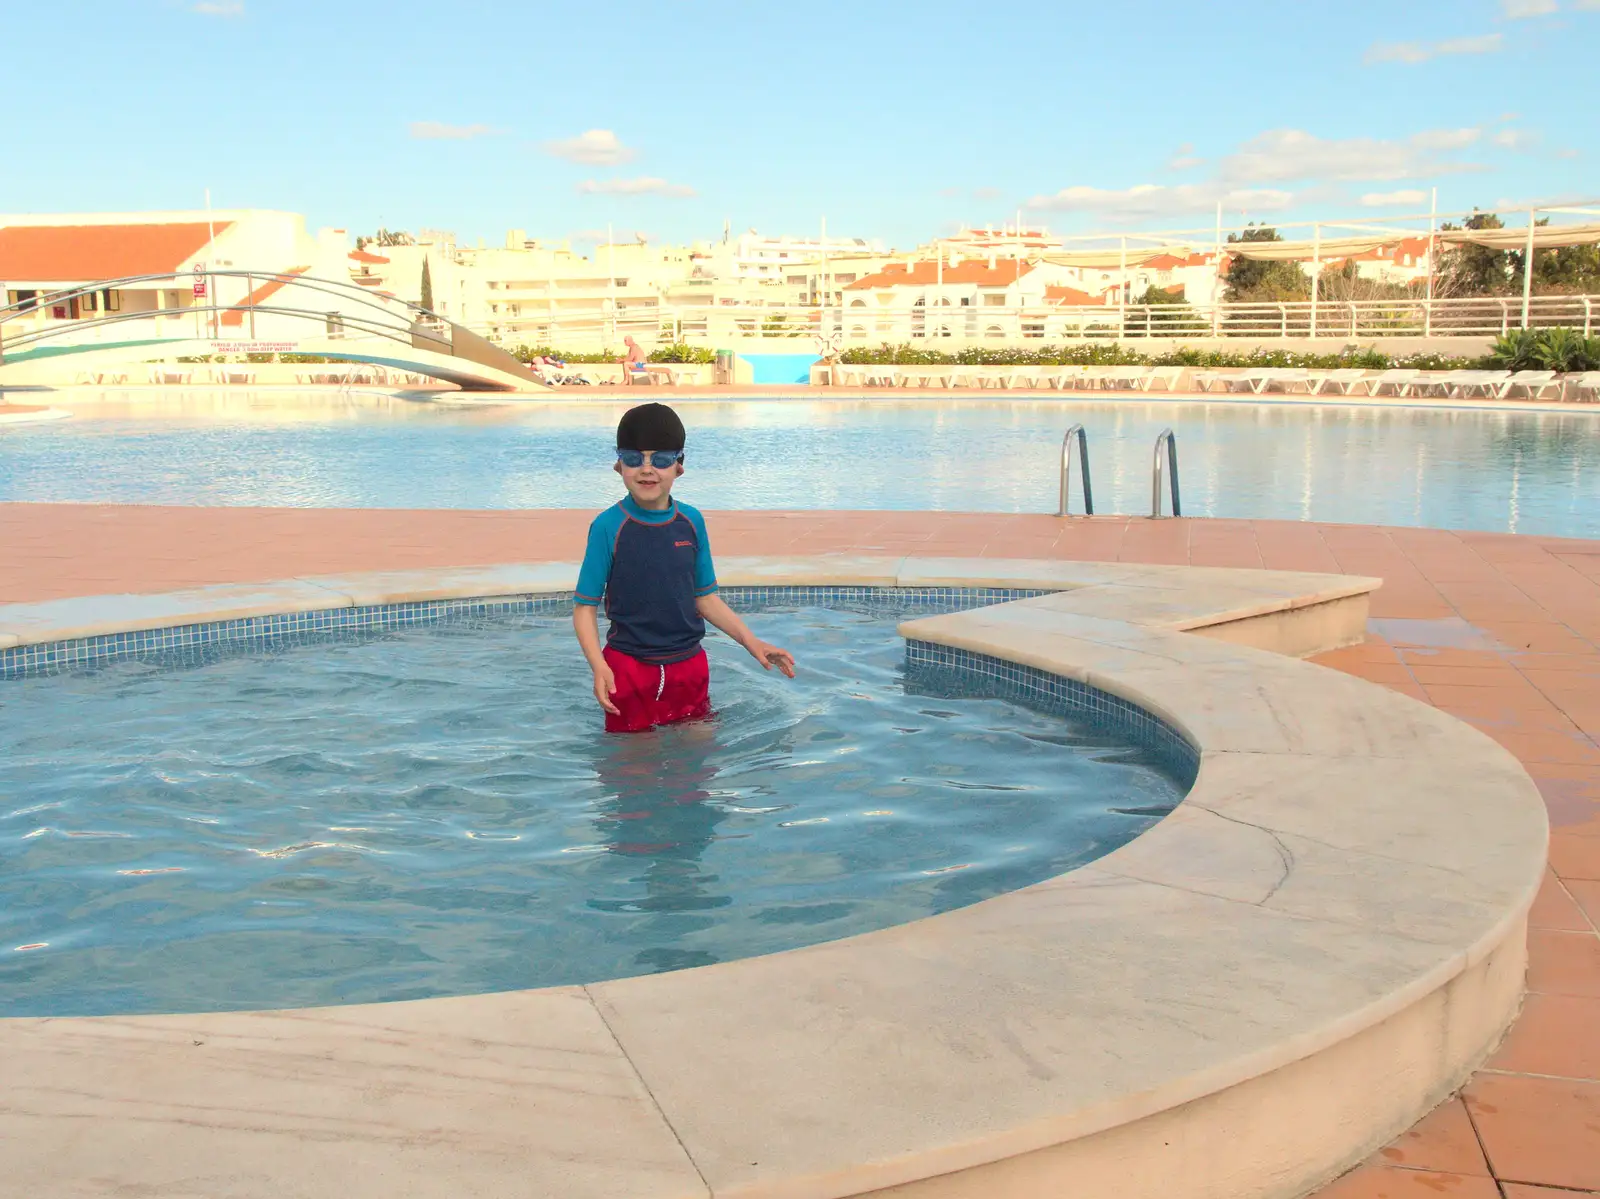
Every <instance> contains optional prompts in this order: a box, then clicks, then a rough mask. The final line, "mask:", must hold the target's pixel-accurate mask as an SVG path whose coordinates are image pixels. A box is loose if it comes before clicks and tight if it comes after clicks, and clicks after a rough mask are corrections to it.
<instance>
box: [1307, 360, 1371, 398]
mask: <svg viewBox="0 0 1600 1199" xmlns="http://www.w3.org/2000/svg"><path fill="white" fill-rule="evenodd" d="M1366 377H1367V372H1366V371H1364V370H1359V369H1357V368H1355V367H1340V368H1339V369H1338V370H1331V371H1312V372H1311V381H1312V383H1313V386H1311V387H1308V388H1307V390H1308V391H1310V393H1311V394H1312V395H1321V394H1322V391H1323V389H1324V388H1336V389H1337V390H1338V394H1339V395H1346V396H1347V395H1349V394H1350V392H1351V389H1352V388H1354V387H1356V386H1358V385H1359V384H1361V383H1362V382H1364V381H1365V379H1366Z"/></svg>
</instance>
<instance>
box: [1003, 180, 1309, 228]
mask: <svg viewBox="0 0 1600 1199" xmlns="http://www.w3.org/2000/svg"><path fill="white" fill-rule="evenodd" d="M1219 200H1220V201H1221V202H1222V206H1223V207H1224V208H1231V209H1241V208H1243V209H1249V210H1252V211H1256V212H1260V211H1266V210H1273V209H1280V208H1287V207H1288V206H1289V205H1290V204H1291V203H1293V201H1294V195H1293V193H1291V192H1286V191H1279V190H1276V189H1270V188H1245V189H1240V188H1229V187H1227V186H1225V185H1224V184H1221V183H1184V184H1180V185H1179V186H1177V187H1166V186H1164V185H1162V184H1157V183H1141V184H1139V185H1138V186H1137V187H1130V188H1125V189H1123V190H1120V191H1118V190H1115V189H1108V188H1099V187H1064V188H1062V189H1061V190H1060V191H1058V192H1056V193H1055V194H1054V195H1050V196H1034V197H1033V198H1032V199H1031V200H1029V201H1028V204H1027V207H1028V208H1029V209H1031V210H1034V211H1040V212H1098V213H1104V214H1107V215H1108V216H1110V217H1111V218H1112V219H1121V220H1140V219H1143V218H1145V217H1158V216H1173V215H1177V214H1181V213H1191V212H1209V211H1210V210H1212V209H1213V208H1215V207H1216V206H1217V202H1218V201H1219Z"/></svg>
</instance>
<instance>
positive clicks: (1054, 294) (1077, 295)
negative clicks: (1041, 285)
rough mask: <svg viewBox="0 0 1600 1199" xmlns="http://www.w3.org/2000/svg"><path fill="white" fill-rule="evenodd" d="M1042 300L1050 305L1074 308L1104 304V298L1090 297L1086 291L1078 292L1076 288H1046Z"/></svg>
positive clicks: (1099, 296)
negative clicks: (1063, 305) (1064, 305)
mask: <svg viewBox="0 0 1600 1199" xmlns="http://www.w3.org/2000/svg"><path fill="white" fill-rule="evenodd" d="M1044 298H1045V299H1046V300H1047V301H1049V302H1050V303H1052V304H1066V305H1069V306H1071V307H1075V308H1082V307H1085V306H1086V305H1091V304H1092V305H1095V306H1100V305H1103V304H1104V303H1105V302H1106V298H1105V296H1104V295H1103V294H1102V295H1098V296H1092V295H1090V294H1089V293H1088V292H1086V291H1079V290H1078V289H1077V288H1076V287H1047V288H1045V289H1044Z"/></svg>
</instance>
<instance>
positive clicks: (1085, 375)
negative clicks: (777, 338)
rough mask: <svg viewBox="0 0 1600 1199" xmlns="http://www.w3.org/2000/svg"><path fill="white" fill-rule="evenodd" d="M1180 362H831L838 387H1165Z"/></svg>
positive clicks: (1174, 379) (1174, 380)
mask: <svg viewBox="0 0 1600 1199" xmlns="http://www.w3.org/2000/svg"><path fill="white" fill-rule="evenodd" d="M1185 369H1186V368H1185V367H1181V366H835V367H834V368H833V374H834V382H835V383H836V384H838V385H839V386H841V387H945V388H949V387H976V388H995V389H1001V390H1004V389H1010V388H1014V387H1027V388H1034V389H1040V388H1047V389H1050V390H1060V391H1065V390H1067V389H1068V388H1087V389H1092V390H1093V389H1107V388H1109V389H1113V390H1117V391H1151V390H1165V391H1171V390H1173V388H1175V387H1176V386H1177V384H1178V381H1179V380H1180V379H1182V378H1183V372H1184V370H1185Z"/></svg>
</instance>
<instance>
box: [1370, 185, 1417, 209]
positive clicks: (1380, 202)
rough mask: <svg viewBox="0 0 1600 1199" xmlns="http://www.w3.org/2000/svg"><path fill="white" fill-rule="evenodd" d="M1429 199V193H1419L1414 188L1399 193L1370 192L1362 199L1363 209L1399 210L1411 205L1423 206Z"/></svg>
mask: <svg viewBox="0 0 1600 1199" xmlns="http://www.w3.org/2000/svg"><path fill="white" fill-rule="evenodd" d="M1427 198H1428V193H1427V192H1422V191H1417V190H1416V189H1414V188H1411V189H1407V190H1405V191H1397V192H1368V193H1367V194H1366V195H1364V196H1362V197H1361V206H1362V207H1363V208H1398V207H1401V206H1404V205H1410V204H1422V203H1424V202H1425V201H1426V200H1427Z"/></svg>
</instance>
